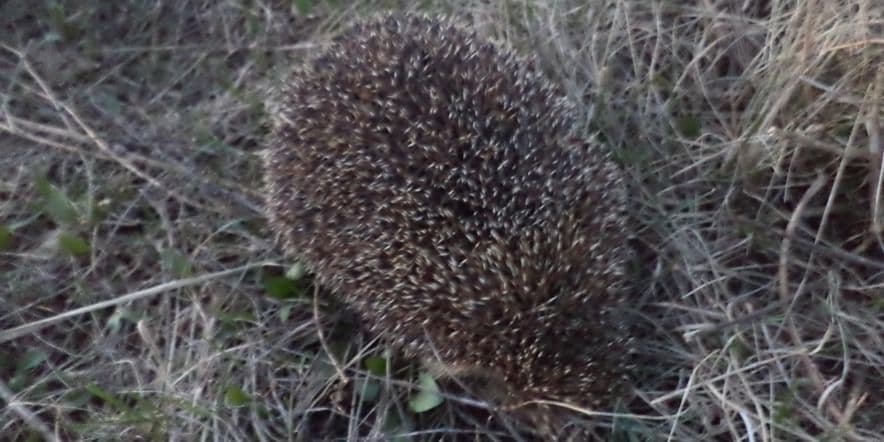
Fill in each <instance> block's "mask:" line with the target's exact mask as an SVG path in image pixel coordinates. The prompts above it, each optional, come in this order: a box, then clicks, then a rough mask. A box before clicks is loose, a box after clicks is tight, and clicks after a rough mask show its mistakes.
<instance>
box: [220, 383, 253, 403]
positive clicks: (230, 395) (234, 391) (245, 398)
mask: <svg viewBox="0 0 884 442" xmlns="http://www.w3.org/2000/svg"><path fill="white" fill-rule="evenodd" d="M251 400H252V399H251V398H250V397H249V395H247V394H246V392H244V391H242V388H239V387H238V386H236V385H228V386H227V388H225V389H224V402H225V403H226V404H227V405H229V406H231V407H242V406H244V405H248V404H249V402H250V401H251Z"/></svg>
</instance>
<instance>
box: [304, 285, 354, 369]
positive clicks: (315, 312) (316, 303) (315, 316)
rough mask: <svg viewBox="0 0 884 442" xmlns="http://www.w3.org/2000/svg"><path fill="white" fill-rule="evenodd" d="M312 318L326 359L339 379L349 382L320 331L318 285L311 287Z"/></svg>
mask: <svg viewBox="0 0 884 442" xmlns="http://www.w3.org/2000/svg"><path fill="white" fill-rule="evenodd" d="M313 320H314V321H315V322H316V334H317V336H319V345H321V346H322V349H323V350H324V351H325V353H326V354H327V355H328V360H329V361H331V364H332V366H333V367H335V371H336V372H338V377H340V378H341V381H343V382H344V383H347V382H349V380H350V378H348V377H347V375H346V374H345V373H344V369H342V368H341V363H340V362H338V358H336V357H335V355H334V354H333V353H332V351H331V347H329V345H328V342H327V341H326V339H325V333H323V331H322V323H321V322H320V320H319V286H314V289H313Z"/></svg>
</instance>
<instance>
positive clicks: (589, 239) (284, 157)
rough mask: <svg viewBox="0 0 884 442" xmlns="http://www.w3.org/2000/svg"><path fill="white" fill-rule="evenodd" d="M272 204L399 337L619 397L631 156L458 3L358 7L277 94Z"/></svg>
mask: <svg viewBox="0 0 884 442" xmlns="http://www.w3.org/2000/svg"><path fill="white" fill-rule="evenodd" d="M271 114H272V116H273V118H274V123H273V129H272V134H271V137H270V141H269V145H268V148H267V150H266V156H265V166H266V174H265V180H266V194H267V200H268V202H267V206H268V217H269V219H270V221H271V226H272V227H273V229H274V231H275V232H276V234H278V235H279V237H280V238H281V240H282V242H283V244H284V247H285V250H286V252H287V253H288V254H290V255H292V256H293V257H297V258H298V259H300V260H301V261H302V262H304V263H305V264H306V265H307V266H308V267H309V268H310V270H311V271H312V272H314V273H315V275H316V281H317V282H318V284H319V285H320V286H323V287H325V288H327V289H329V290H331V291H332V292H334V293H335V294H336V295H338V296H340V297H341V298H342V299H344V300H345V301H346V302H347V303H348V304H349V305H350V306H352V307H353V308H354V310H355V311H357V312H358V313H359V314H360V315H361V317H362V318H363V319H364V320H365V322H366V325H367V326H368V327H369V328H370V329H371V330H372V331H374V332H376V333H380V334H382V335H384V336H386V337H388V338H389V339H390V340H391V341H392V342H393V343H394V344H395V345H397V346H398V347H399V348H401V349H402V350H403V351H404V352H405V353H406V354H408V355H410V356H413V357H420V358H424V359H426V360H434V361H435V363H436V364H441V366H442V367H445V369H446V370H449V371H450V372H454V373H481V374H483V375H484V376H486V377H488V378H493V379H498V380H500V381H501V383H502V385H504V386H505V389H504V391H503V392H502V394H501V398H499V401H500V403H502V404H504V405H506V404H510V405H513V404H517V403H520V402H523V401H527V400H532V399H549V400H556V401H566V402H572V403H575V404H577V405H585V406H591V407H602V408H606V407H607V406H609V405H610V403H611V400H612V398H613V397H614V396H615V395H617V394H619V391H620V387H621V384H622V382H621V379H622V378H623V373H624V372H625V367H626V357H625V354H626V353H627V352H626V350H625V349H626V347H628V339H629V336H628V334H627V333H624V332H623V330H622V327H621V326H620V324H618V323H617V322H616V321H614V320H613V319H612V318H611V311H612V309H613V308H614V307H616V306H617V305H618V304H620V303H622V302H624V301H625V297H626V293H627V292H626V290H627V288H628V284H627V281H626V279H627V278H626V276H625V272H624V267H625V262H626V260H627V259H628V258H629V256H630V251H629V249H628V247H627V245H626V243H627V237H628V231H627V230H628V229H627V223H626V221H625V220H626V218H627V213H626V190H625V185H624V181H623V176H622V172H621V171H620V169H619V168H618V166H617V165H616V164H615V163H614V162H613V161H612V160H611V159H610V155H609V153H608V152H606V151H605V150H604V149H603V148H602V147H601V146H599V145H597V144H595V143H594V142H590V141H587V139H586V138H585V137H581V134H579V133H578V132H577V131H576V128H575V126H576V123H575V117H574V114H575V110H574V107H573V105H572V104H571V103H570V102H569V101H568V100H567V98H566V96H565V95H564V94H563V93H562V92H561V91H560V89H559V88H558V87H557V86H556V85H554V84H553V83H551V82H550V81H548V80H547V79H545V78H544V76H543V75H542V74H541V73H540V71H539V69H537V67H536V66H535V64H534V62H533V61H531V60H530V59H526V58H522V57H520V56H517V55H515V54H514V53H513V52H512V51H510V50H506V49H504V48H501V47H499V46H496V45H494V44H492V43H490V42H487V41H485V40H483V39H481V38H479V37H478V36H477V35H475V34H474V33H472V32H470V31H468V30H466V29H465V28H462V27H460V26H458V25H456V24H455V23H453V22H452V21H451V20H449V19H444V18H430V17H424V16H418V15H397V14H393V15H386V16H383V17H379V18H376V19H373V20H368V21H364V22H361V23H357V24H355V25H353V26H352V27H350V28H348V29H347V30H346V31H344V32H343V33H342V34H340V35H339V36H338V37H337V38H336V39H334V41H333V42H332V43H331V45H330V47H329V48H328V49H327V50H326V51H325V52H323V53H322V54H319V55H318V56H317V57H315V58H313V59H312V60H310V61H309V62H308V63H307V64H306V65H304V66H303V67H301V68H299V69H297V70H296V71H295V72H294V73H293V74H292V75H291V78H290V80H288V81H287V82H286V83H285V84H284V85H282V87H280V90H279V91H277V93H276V94H275V108H274V109H273V110H272V112H271Z"/></svg>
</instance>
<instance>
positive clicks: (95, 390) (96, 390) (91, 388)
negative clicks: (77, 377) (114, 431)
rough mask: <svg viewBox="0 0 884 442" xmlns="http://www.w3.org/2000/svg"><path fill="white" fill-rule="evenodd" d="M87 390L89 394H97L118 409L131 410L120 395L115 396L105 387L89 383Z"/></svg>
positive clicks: (96, 395)
mask: <svg viewBox="0 0 884 442" xmlns="http://www.w3.org/2000/svg"><path fill="white" fill-rule="evenodd" d="M86 391H88V392H89V394H91V395H92V396H95V397H97V398H98V399H101V400H103V401H105V402H107V403H108V404H109V405H111V406H112V407H114V408H115V409H116V410H117V411H121V412H122V411H128V410H129V407H128V406H127V405H126V404H125V403H124V402H123V401H122V400H120V399H119V398H118V397H116V396H114V395H113V394H111V393H108V392H107V391H105V390H104V389H102V388H101V387H99V386H98V385H96V384H89V385H87V386H86Z"/></svg>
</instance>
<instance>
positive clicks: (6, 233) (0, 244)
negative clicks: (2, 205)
mask: <svg viewBox="0 0 884 442" xmlns="http://www.w3.org/2000/svg"><path fill="white" fill-rule="evenodd" d="M11 243H12V230H11V229H10V228H9V227H8V226H6V225H4V224H0V250H5V249H7V248H9V245H10V244H11Z"/></svg>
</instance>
